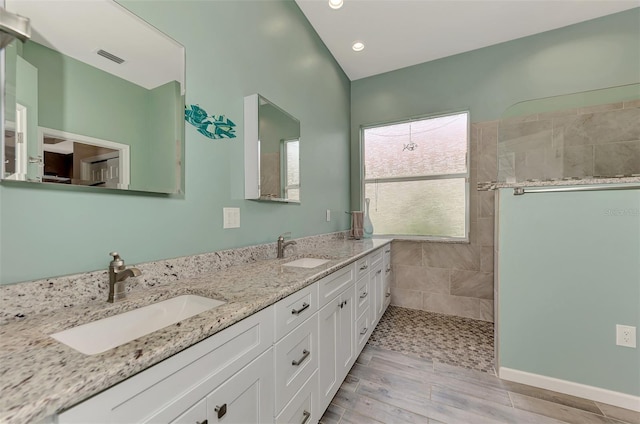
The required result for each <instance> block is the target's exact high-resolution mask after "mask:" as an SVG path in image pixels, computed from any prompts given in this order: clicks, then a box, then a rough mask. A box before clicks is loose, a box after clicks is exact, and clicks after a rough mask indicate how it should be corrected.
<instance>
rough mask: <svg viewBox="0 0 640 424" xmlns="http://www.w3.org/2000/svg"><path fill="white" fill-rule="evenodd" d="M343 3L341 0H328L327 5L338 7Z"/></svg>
mask: <svg viewBox="0 0 640 424" xmlns="http://www.w3.org/2000/svg"><path fill="white" fill-rule="evenodd" d="M343 4H344V1H343V0H329V7H330V8H332V9H340V8H341V7H342V5H343Z"/></svg>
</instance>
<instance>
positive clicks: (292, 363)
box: [291, 349, 311, 367]
mask: <svg viewBox="0 0 640 424" xmlns="http://www.w3.org/2000/svg"><path fill="white" fill-rule="evenodd" d="M310 353H311V352H309V351H308V350H307V349H304V350H303V351H302V356H301V357H300V359H298V360H297V361H291V365H294V366H296V367H297V366H298V365H300V364H301V363H303V362H304V360H305V359H307V356H309V354H310Z"/></svg>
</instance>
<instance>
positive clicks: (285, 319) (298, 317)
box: [275, 284, 318, 341]
mask: <svg viewBox="0 0 640 424" xmlns="http://www.w3.org/2000/svg"><path fill="white" fill-rule="evenodd" d="M275 306H276V308H275V309H276V325H275V334H276V341H277V340H280V339H281V338H282V337H283V336H285V335H287V334H288V333H289V332H290V331H291V330H293V329H294V328H296V327H297V326H298V325H300V324H301V323H303V322H304V321H306V320H307V318H309V317H310V316H312V315H313V314H314V313H316V312H317V311H318V285H317V284H312V285H310V286H308V287H305V288H304V289H302V290H300V291H297V292H295V293H293V294H292V295H289V296H287V297H285V298H284V299H282V300H281V301H279V302H278V303H276V305H275Z"/></svg>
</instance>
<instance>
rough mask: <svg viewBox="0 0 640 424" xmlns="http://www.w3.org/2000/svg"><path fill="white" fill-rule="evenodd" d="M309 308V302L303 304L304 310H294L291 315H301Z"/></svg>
mask: <svg viewBox="0 0 640 424" xmlns="http://www.w3.org/2000/svg"><path fill="white" fill-rule="evenodd" d="M308 307H309V304H308V303H307V302H304V303H303V304H302V308H300V309H292V310H291V313H292V314H293V315H299V314H300V313H301V312H302V311H304V310H305V309H307V308H308Z"/></svg>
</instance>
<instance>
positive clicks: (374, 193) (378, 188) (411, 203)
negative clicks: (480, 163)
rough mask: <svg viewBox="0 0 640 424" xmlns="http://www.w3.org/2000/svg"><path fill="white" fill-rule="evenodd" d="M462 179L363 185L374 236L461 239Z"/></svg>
mask: <svg viewBox="0 0 640 424" xmlns="http://www.w3.org/2000/svg"><path fill="white" fill-rule="evenodd" d="M465 193H466V184H465V179H464V178H452V179H441V180H440V179H439V180H421V181H402V182H372V183H365V197H366V198H369V199H371V204H370V209H369V212H370V217H371V221H372V222H373V226H374V230H375V233H376V234H393V235H430V236H442V237H465V236H466V228H465V207H466V206H465V205H466V200H465V196H466V194H465Z"/></svg>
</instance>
